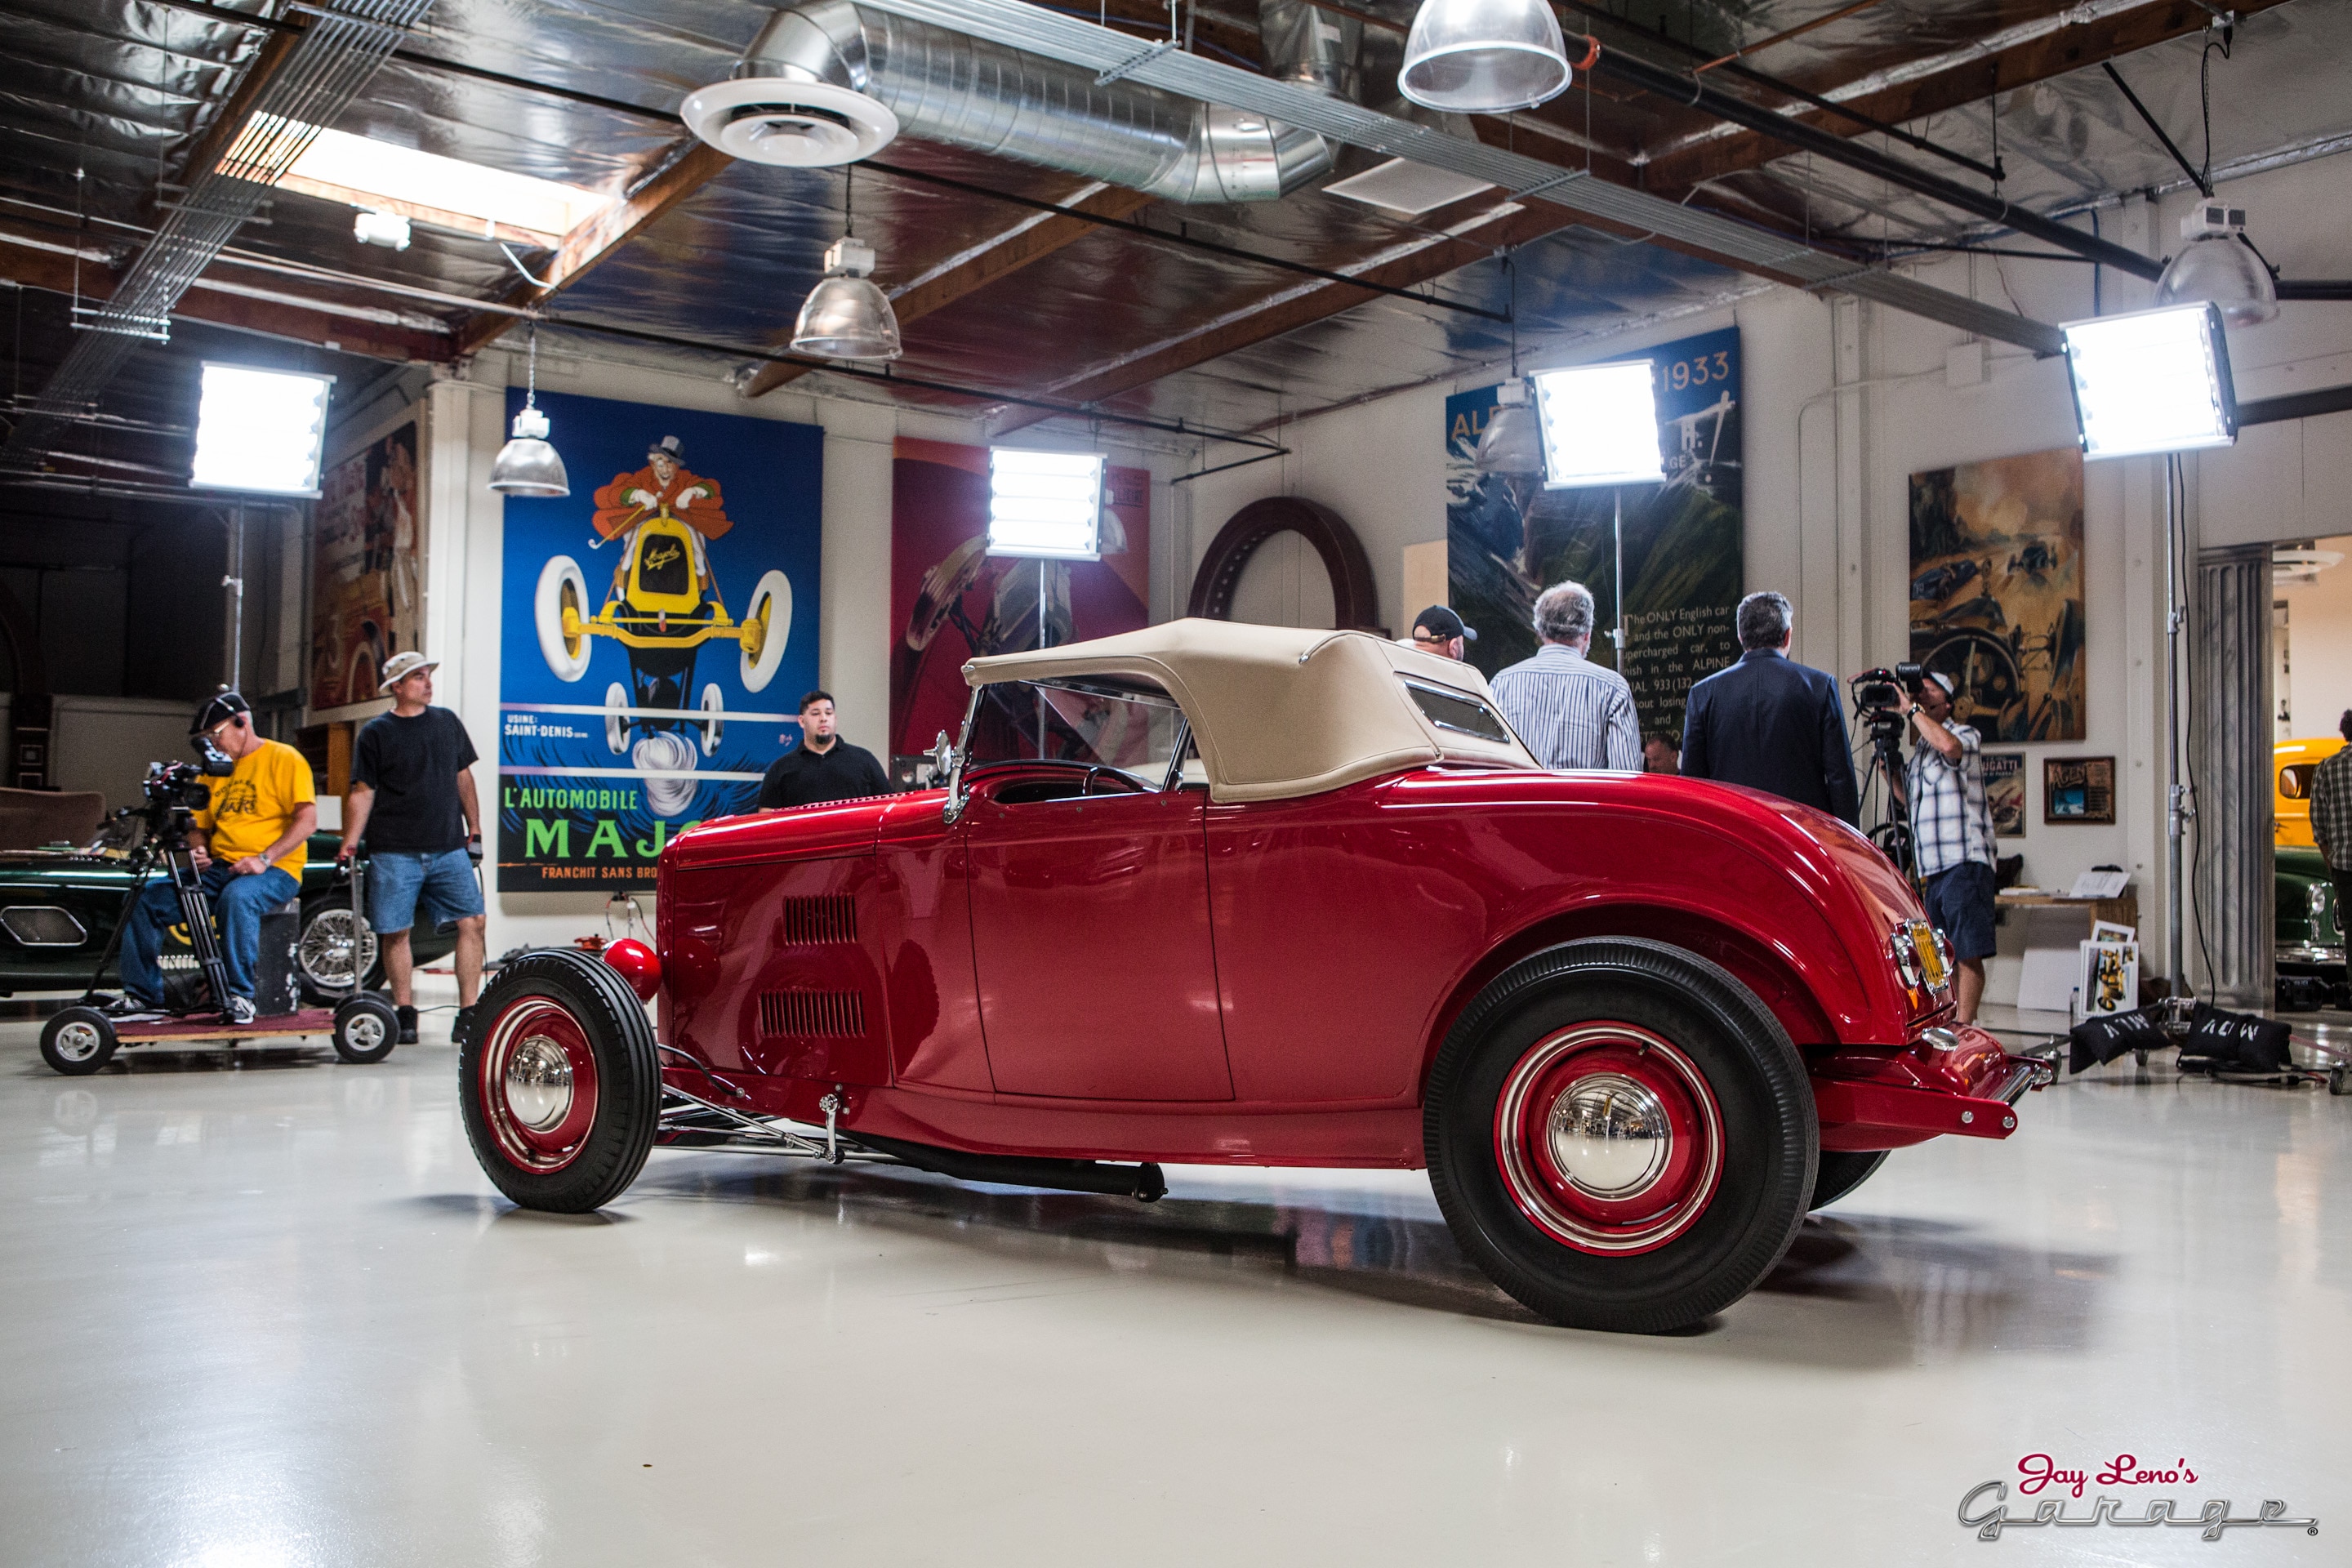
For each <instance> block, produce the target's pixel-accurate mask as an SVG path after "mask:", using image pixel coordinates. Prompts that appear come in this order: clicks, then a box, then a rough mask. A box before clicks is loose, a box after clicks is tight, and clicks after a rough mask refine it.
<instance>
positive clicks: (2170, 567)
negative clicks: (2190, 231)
mask: <svg viewBox="0 0 2352 1568" xmlns="http://www.w3.org/2000/svg"><path fill="white" fill-rule="evenodd" d="M2179 488H2180V454H2179V453H2178V452H2167V453H2166V454H2165V455H2164V682H2165V700H2164V837H2165V855H2166V858H2167V868H2166V872H2165V875H2166V877H2167V879H2168V883H2167V885H2168V887H2169V888H2170V889H2171V890H2172V896H2171V897H2170V898H2169V899H2167V900H2165V910H2164V959H2165V973H2168V975H2170V976H2171V977H2172V994H2171V996H2170V997H2168V999H2167V1001H2168V1014H2169V1016H2170V1017H2171V1019H2172V1021H2173V1022H2174V1023H2176V1024H2179V1023H2183V1022H2185V1021H2186V1019H2187V1017H2188V1013H2189V997H2188V994H2187V991H2186V988H2185V987H2184V986H2183V985H2182V984H2181V982H2182V981H2184V980H2185V979H2187V978H2188V974H2189V969H2188V963H2189V956H2188V950H2187V942H2186V938H2185V931H2186V927H2185V926H2184V924H2183V922H2182V921H2181V918H2180V904H2181V898H2182V890H2181V881H2180V862H2181V840H2182V838H2183V837H2184V836H2185V835H2186V833H2187V830H2188V826H2189V820H2190V819H2191V818H2193V817H2194V816H2196V815H2197V803H2196V801H2195V800H2194V799H2192V798H2191V797H2190V795H2189V787H2188V785H2186V784H2182V783H2181V779H2180V773H2181V769H2180V622H2181V613H2180V510H2179V502H2178V499H2177V498H2178V496H2179Z"/></svg>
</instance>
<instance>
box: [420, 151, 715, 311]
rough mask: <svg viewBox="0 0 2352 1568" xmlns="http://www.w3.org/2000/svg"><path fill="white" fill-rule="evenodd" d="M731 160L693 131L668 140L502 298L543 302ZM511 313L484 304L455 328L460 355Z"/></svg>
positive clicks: (524, 304) (518, 304)
mask: <svg viewBox="0 0 2352 1568" xmlns="http://www.w3.org/2000/svg"><path fill="white" fill-rule="evenodd" d="M734 165H735V160H734V159H732V158H730V157H729V156H728V155H727V154H726V153H721V152H720V151H719V149H718V148H716V147H713V146H711V145H710V144H709V142H703V141H701V140H699V139H698V138H696V137H691V136H689V137H687V138H685V139H684V140H682V141H679V142H674V143H672V144H671V146H670V148H669V150H668V152H667V154H666V155H665V157H664V158H663V160H662V162H661V163H659V164H657V165H656V167H655V170H654V173H653V174H651V175H649V176H647V177H646V179H644V180H641V181H639V182H638V183H637V185H636V187H635V189H634V190H632V191H630V192H629V194H628V195H626V196H625V197H623V198H622V199H621V200H619V201H617V202H614V204H613V205H610V206H608V207H605V208H604V209H603V210H602V211H600V212H598V213H597V214H596V215H595V216H593V217H587V218H583V219H582V220H581V221H580V222H579V223H578V224H577V225H575V226H573V228H572V232H571V233H569V234H567V235H565V236H564V237H563V243H562V244H561V245H559V246H558V247H556V249H555V254H554V255H553V256H552V257H551V258H549V259H548V262H547V265H546V266H545V267H543V268H541V269H540V272H539V275H538V276H539V281H538V282H535V283H534V282H518V283H517V284H516V285H515V286H514V287H513V288H512V289H509V290H508V291H507V295H506V298H505V300H503V303H505V304H507V305H509V306H512V307H515V308H516V309H519V310H530V309H531V308H533V307H535V306H538V305H542V304H545V303H546V302H547V301H548V300H551V299H553V298H555V296H556V295H558V294H560V293H562V291H563V290H564V289H568V288H570V287H571V286H572V284H574V283H577V282H578V281H579V280H580V279H582V278H583V277H584V276H586V275H587V273H588V272H590V271H591V270H592V269H593V268H595V266H596V264H597V263H599V262H601V261H603V260H604V258H606V257H608V256H610V255H612V254H613V253H614V251H616V250H618V249H620V247H623V246H625V245H626V244H627V243H628V242H629V241H630V240H631V239H633V238H635V237H636V236H637V235H638V234H640V233H641V232H643V231H644V230H645V228H646V226H648V225H650V224H651V223H653V222H654V221H655V220H656V219H657V218H659V217H660V216H662V215H663V214H665V213H667V212H668V211H669V210H670V209H671V208H672V207H675V206H677V205H678V203H680V202H682V201H684V200H686V198H687V197H688V196H690V195H694V193H695V192H697V191H698V190H700V189H702V187H703V186H705V185H707V184H709V183H710V182H711V181H713V180H715V179H717V178H718V177H719V175H721V174H725V173H726V172H727V171H728V170H729V169H730V168H732V167H734ZM514 323H515V318H514V317H512V316H510V315H507V314H505V313H503V312H500V311H489V310H486V311H483V312H481V313H480V314H478V315H475V316H473V317H470V318H468V319H467V321H465V322H464V323H463V324H462V325H461V326H459V328H458V329H457V353H458V354H459V356H460V357H463V356H464V355H467V354H470V353H476V352H477V351H478V350H480V349H481V348H483V347H484V346H485V345H487V344H488V343H489V342H491V340H493V339H495V338H496V337H498V336H499V333H501V332H503V331H506V330H507V329H508V328H509V327H511V326H513V325H514Z"/></svg>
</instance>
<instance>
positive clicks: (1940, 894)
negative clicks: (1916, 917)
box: [1927, 860, 2000, 958]
mask: <svg viewBox="0 0 2352 1568" xmlns="http://www.w3.org/2000/svg"><path fill="white" fill-rule="evenodd" d="M1999 890H2000V879H1998V878H1997V877H1995V876H1994V875H1993V869H1992V868H1991V867H1990V866H1988V865H1986V864H1985V863H1984V862H1983V861H1981V860H1963V861H1961V862H1960V863H1959V864H1958V865H1957V866H1952V867H1948V868H1946V869H1944V870H1941V871H1938V872H1937V873H1936V874H1935V875H1934V876H1932V877H1930V878H1928V879H1927V919H1928V920H1929V921H1932V922H1934V923H1935V924H1936V925H1938V926H1941V927H1942V928H1943V931H1944V934H1945V935H1946V936H1947V937H1948V938H1950V939H1951V942H1952V956H1953V957H1954V958H1990V957H1991V956H1992V952H1993V934H1992V915H1993V894H1994V893H1996V892H1997V891H1999Z"/></svg>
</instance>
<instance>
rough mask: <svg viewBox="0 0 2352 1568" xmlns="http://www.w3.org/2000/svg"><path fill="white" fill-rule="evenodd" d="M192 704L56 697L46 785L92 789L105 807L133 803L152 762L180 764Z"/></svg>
mask: <svg viewBox="0 0 2352 1568" xmlns="http://www.w3.org/2000/svg"><path fill="white" fill-rule="evenodd" d="M194 714H195V705H194V703H191V702H182V701H177V700H172V701H156V700H150V699H147V698H137V697H60V698H58V699H57V705H56V708H55V710H54V711H53V713H52V715H51V717H50V721H49V722H50V731H49V782H50V783H51V784H55V785H57V787H58V788H59V789H61V790H96V791H97V792H98V793H99V794H100V795H104V796H105V797H106V809H107V810H109V811H112V810H113V809H114V808H115V807H116V806H118V805H137V804H138V801H139V781H140V780H141V779H142V778H144V777H146V776H147V764H148V763H168V762H179V761H184V760H185V759H187V758H188V757H189V756H190V755H191V754H192V753H193V751H194V748H193V747H191V746H190V745H189V743H188V721H189V720H190V719H191V718H193V717H194Z"/></svg>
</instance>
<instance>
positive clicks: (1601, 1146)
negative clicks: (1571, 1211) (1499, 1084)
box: [1545, 1072, 1675, 1198]
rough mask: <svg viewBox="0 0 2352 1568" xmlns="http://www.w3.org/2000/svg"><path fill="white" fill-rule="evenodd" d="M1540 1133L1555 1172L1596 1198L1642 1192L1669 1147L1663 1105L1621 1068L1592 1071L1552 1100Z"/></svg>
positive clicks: (1660, 1169)
mask: <svg viewBox="0 0 2352 1568" xmlns="http://www.w3.org/2000/svg"><path fill="white" fill-rule="evenodd" d="M1545 1135H1546V1137H1547V1138H1548V1139H1549V1141H1550V1143H1551V1156H1552V1159H1553V1161H1554V1162H1555V1163H1557V1164H1558V1165H1559V1172H1560V1174H1561V1175H1563V1176H1565V1177H1567V1178H1568V1180H1569V1183H1570V1185H1572V1186H1574V1187H1575V1188H1576V1189H1577V1190H1578V1191H1579V1192H1582V1193H1589V1194H1591V1195H1592V1196H1594V1197H1596V1198H1630V1197H1635V1196H1638V1195H1639V1194H1643V1193H1644V1192H1647V1191H1648V1190H1649V1189H1650V1188H1652V1187H1653V1186H1655V1185H1656V1184H1657V1181H1658V1177H1659V1176H1660V1175H1662V1174H1663V1173H1664V1171H1665V1168H1666V1160H1667V1157H1668V1156H1669V1155H1671V1154H1672V1153H1673V1152H1674V1145H1675V1132H1674V1128H1673V1127H1672V1125H1670V1124H1669V1123H1668V1121H1667V1120H1666V1108H1665V1106H1664V1103H1663V1102H1662V1101H1660V1100H1659V1099H1658V1097H1657V1096H1656V1095H1655V1094H1654V1093H1653V1092H1652V1091H1651V1090H1650V1089H1647V1088H1645V1087H1644V1086H1643V1085H1642V1084H1639V1083H1636V1082H1635V1081H1634V1080H1633V1079H1630V1078H1627V1077H1626V1076H1625V1075H1624V1074H1622V1073H1613V1072H1598V1073H1594V1074H1593V1075H1592V1076H1591V1077H1590V1078H1587V1079H1581V1080H1580V1081H1579V1082H1578V1083H1577V1085H1576V1087H1575V1088H1573V1089H1570V1090H1569V1091H1568V1092H1567V1093H1566V1094H1563V1095H1561V1096H1560V1097H1559V1099H1558V1100H1554V1101H1553V1102H1552V1108H1551V1116H1550V1118H1549V1126H1548V1127H1547V1128H1546V1129H1545Z"/></svg>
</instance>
